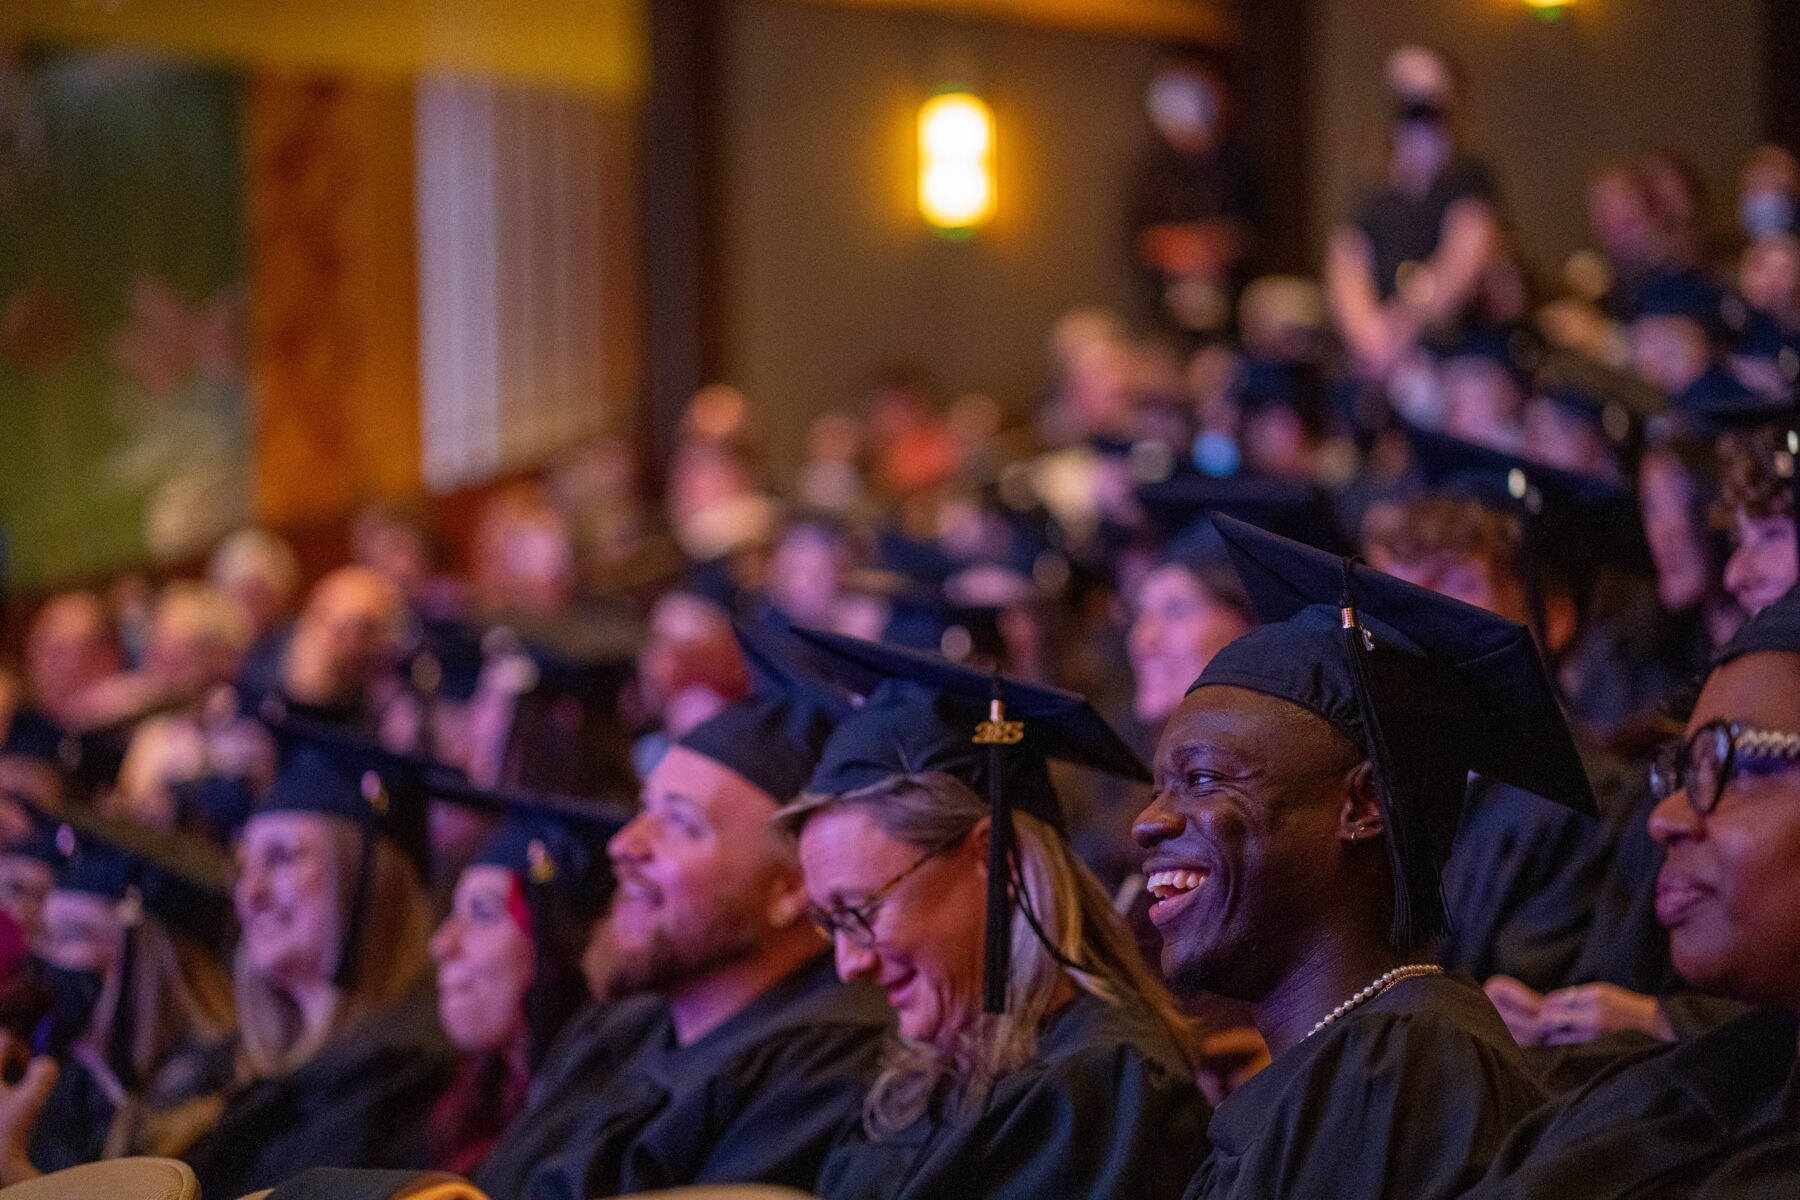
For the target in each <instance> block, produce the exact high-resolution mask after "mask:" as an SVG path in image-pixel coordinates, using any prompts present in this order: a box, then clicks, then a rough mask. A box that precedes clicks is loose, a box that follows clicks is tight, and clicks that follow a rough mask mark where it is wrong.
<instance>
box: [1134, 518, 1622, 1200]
mask: <svg viewBox="0 0 1800 1200" xmlns="http://www.w3.org/2000/svg"><path fill="white" fill-rule="evenodd" d="M1215 524H1216V525H1217V527H1218V529H1219V532H1220V534H1221V535H1222V536H1223V537H1224V539H1225V541H1226V544H1227V547H1228V548H1229V549H1230V551H1231V553H1232V557H1233V559H1234V560H1235V563H1236V565H1237V568H1238V572H1239V574H1240V575H1241V576H1242V577H1243V580H1244V585H1245V589H1246V590H1247V591H1248V592H1249V594H1250V599H1251V603H1252V604H1253V605H1254V607H1255V608H1256V611H1257V615H1258V616H1259V617H1261V618H1262V619H1263V621H1264V624H1263V625H1262V626H1261V627H1260V628H1258V629H1257V630H1256V631H1255V632H1252V633H1250V634H1248V635H1246V636H1244V637H1242V638H1239V639H1238V640H1237V641H1235V642H1233V643H1232V644H1231V645H1229V646H1227V647H1226V648H1225V649H1223V650H1221V651H1220V652H1219V653H1218V654H1216V655H1215V656H1214V657H1213V659H1212V661H1211V662H1209V663H1208V664H1207V666H1206V669H1205V670H1204V671H1202V672H1201V674H1200V678H1199V679H1198V680H1196V681H1195V683H1194V686H1193V687H1192V688H1190V689H1189V692H1188V696H1187V698H1186V699H1185V700H1183V701H1182V703H1181V705H1180V706H1179V707H1178V708H1177V709H1176V710H1175V713H1174V715H1173V716H1172V717H1171V718H1170V719H1169V723H1168V725H1167V726H1166V727H1165V729H1164V731H1163V735H1162V739H1161V742H1160V744H1159V745H1158V746H1157V752H1156V765H1155V774H1156V789H1157V790H1156V794H1155V797H1154V798H1153V800H1152V801H1151V804H1150V807H1149V808H1148V809H1146V810H1145V811H1144V813H1143V814H1142V815H1141V816H1140V817H1139V818H1138V824H1137V828H1136V835H1137V838H1138V841H1139V842H1140V843H1141V844H1143V845H1144V846H1145V847H1146V848H1147V849H1148V850H1149V851H1150V856H1149V860H1148V861H1147V862H1146V863H1145V864H1144V869H1145V873H1146V875H1147V876H1148V879H1149V890H1150V891H1151V892H1152V894H1154V895H1155V896H1156V897H1157V903H1156V905H1155V906H1154V907H1152V908H1151V910H1150V919H1151V920H1152V921H1153V922H1154V923H1155V924H1156V926H1157V927H1158V929H1159V930H1160V931H1161V933H1162V936H1163V959H1162V965H1163V971H1164V974H1165V975H1167V976H1168V977H1169V978H1170V980H1171V981H1172V982H1173V983H1174V984H1175V986H1176V987H1177V988H1178V989H1189V990H1198V989H1206V990H1209V991H1213V992H1216V993H1218V994H1220V995H1224V996H1229V997H1232V998H1235V999H1241V1000H1244V1001H1247V1002H1248V1003H1249V1004H1250V1006H1251V1011H1252V1013H1253V1015H1254V1018H1255V1021H1256V1026H1257V1029H1258V1031H1259V1032H1261V1034H1262V1035H1263V1038H1264V1040H1265V1041H1267V1043H1268V1045H1269V1050H1270V1053H1271V1055H1272V1056H1273V1062H1272V1063H1271V1064H1270V1065H1269V1066H1268V1067H1266V1068H1264V1069H1263V1070H1262V1071H1261V1072H1260V1073H1259V1074H1257V1075H1256V1076H1254V1077H1253V1078H1251V1079H1250V1080H1249V1082H1247V1083H1246V1084H1244V1085H1243V1086H1242V1087H1241V1088H1239V1089H1238V1090H1237V1091H1235V1092H1233V1093H1232V1094H1231V1095H1230V1096H1229V1097H1227V1098H1226V1100H1225V1101H1224V1102H1223V1103H1222V1104H1220V1106H1219V1107H1218V1109H1217V1111H1216V1112H1215V1114H1214V1117H1213V1120H1212V1124H1211V1126H1210V1127H1209V1129H1208V1134H1209V1136H1210V1138H1211V1141H1212V1145H1213V1149H1212V1153H1211V1154H1210V1155H1209V1156H1208V1158H1207V1160H1206V1161H1205V1163H1203V1164H1202V1166H1201V1168H1200V1171H1199V1173H1198V1174H1197V1175H1196V1176H1195V1177H1194V1180H1193V1181H1192V1183H1191V1184H1190V1185H1189V1188H1188V1192H1187V1195H1188V1196H1190V1197H1223V1196H1256V1197H1267V1196H1324V1195H1330V1196H1337V1197H1363V1196H1366V1197H1379V1196H1399V1195H1405V1196H1412V1197H1434V1196H1453V1195H1457V1194H1460V1192H1461V1191H1462V1190H1464V1189H1465V1188H1466V1187H1467V1186H1468V1185H1469V1184H1471V1183H1472V1182H1474V1180H1475V1179H1476V1178H1478V1177H1479V1175H1480V1173H1481V1171H1482V1169H1483V1167H1484V1165H1485V1164H1486V1163H1487V1162H1488V1161H1489V1159H1490V1158H1491V1157H1492V1156H1493V1154H1494V1153H1495V1151H1496V1149H1497V1147H1498V1146H1499V1144H1500V1142H1501V1139H1502V1138H1504V1136H1505V1135H1506V1132H1507V1130H1508V1129H1510V1128H1511V1126H1512V1125H1513V1123H1514V1122H1516V1121H1517V1120H1519V1119H1520V1118H1521V1117H1522V1116H1524V1115H1525V1113H1526V1112H1528V1111H1529V1110H1530V1109H1531V1108H1532V1106H1533V1105H1534V1104H1535V1103H1536V1102H1537V1099H1538V1096H1539V1092H1538V1088H1537V1086H1536V1084H1535V1083H1534V1082H1533V1080H1532V1078H1531V1076H1530V1075H1529V1074H1528V1072H1527V1070H1526V1068H1525V1066H1524V1063H1523V1061H1522V1059H1521V1058H1520V1052H1519V1049H1518V1047H1517V1046H1516V1045H1515V1044H1514V1043H1513V1040H1512V1037H1511V1035H1510V1034H1508V1033H1507V1030H1506V1026H1505V1025H1504V1024H1503V1023H1502V1022H1501V1020H1500V1017H1499V1015H1498V1014H1497V1013H1496V1012H1495V1011H1494V1008H1493V1005H1492V1004H1490V1003H1489V1002H1488V1000H1487V998H1486V997H1485V996H1484V995H1483V994H1482V993H1481V990H1480V989H1479V988H1478V987H1477V986H1476V985H1475V982H1474V981H1473V980H1472V979H1469V978H1467V977H1466V976H1463V975H1461V974H1457V975H1447V974H1446V973H1445V971H1444V969H1443V968H1442V967H1441V966H1439V965H1438V964H1437V963H1436V962H1435V961H1434V960H1433V954H1432V951H1433V948H1434V943H1435V941H1436V940H1437V939H1438V938H1439V937H1441V936H1442V935H1443V933H1444V932H1445V928H1446V925H1447V920H1446V917H1445V911H1444V906H1443V898H1442V885H1441V876H1442V871H1443V867H1444V863H1445V860H1446V859H1447V858H1448V857H1449V853H1450V845H1451V839H1452V837H1453V835H1454V833H1455V830H1456V825H1457V817H1458V814H1459V812H1460V810H1461V808H1462V805H1463V800H1464V792H1465V785H1466V781H1467V779H1468V776H1469V773H1470V772H1471V771H1479V772H1481V773H1482V774H1484V775H1487V776H1490V777H1493V778H1496V779H1500V780H1503V781H1505V782H1507V783H1510V784H1513V785H1514V786H1517V787H1520V788H1523V789H1525V790H1527V791H1530V792H1532V793H1534V794H1537V795H1541V796H1544V797H1545V798H1546V799H1550V800H1555V801H1558V802H1561V803H1564V804H1568V805H1570V806H1571V807H1576V808H1585V809H1589V810H1591V808H1592V805H1593V799H1592V795H1591V793H1590V791H1589V788H1588V783H1587V779H1586V777H1585V775H1584V774H1583V773H1582V770H1581V762H1580V760H1579V758H1578V757H1577V756H1576V753H1575V747H1574V745H1573V743H1572V741H1571V739H1570V734H1569V731H1568V727H1567V726H1566V725H1565V724H1564V722H1563V719H1562V716H1561V713H1560V711H1559V710H1558V708H1557V706H1556V700H1555V695H1554V693H1553V692H1552V690H1551V688H1550V683H1549V680H1548V679H1547V678H1546V676H1545V673H1544V668H1543V665H1542V661H1541V659H1540V658H1539V657H1538V653H1537V649H1536V647H1535V646H1534V644H1533V642H1532V638H1531V635H1530V634H1529V633H1528V632H1527V631H1526V630H1525V629H1524V627H1523V626H1520V625H1518V624H1517V623H1515V622H1512V621H1507V620H1505V619H1504V618H1501V617H1497V616H1495V615H1493V614H1492V613H1488V612H1485V611H1483V610H1481V609H1478V608H1474V607H1473V606H1471V605H1467V604H1464V603H1461V602H1460V601H1456V600H1452V599H1450V598H1448V597H1445V596H1439V595H1437V594H1436V593H1433V592H1429V591H1426V590H1425V589H1423V588H1420V587H1416V586H1414V585H1412V584H1407V583H1404V582H1402V581H1400V580H1398V579H1394V578H1393V577H1391V576H1387V575H1382V574H1380V573H1378V572H1376V571H1372V570H1369V569H1368V568H1366V567H1363V566H1360V565H1354V564H1352V562H1351V561H1350V560H1348V559H1340V558H1337V557H1335V556H1333V555H1328V554H1322V553H1320V552H1318V551H1315V550H1312V549H1310V548H1308V547H1305V546H1302V545H1300V544H1298V543H1295V542H1290V541H1287V540H1286V539H1284V538H1279V537H1276V536H1275V535H1273V534H1267V533H1263V532H1262V531H1261V530H1258V529H1255V528H1253V527H1251V526H1248V525H1244V524H1242V523H1240V522H1236V521H1232V520H1230V519H1229V518H1226V517H1219V518H1216V520H1215Z"/></svg>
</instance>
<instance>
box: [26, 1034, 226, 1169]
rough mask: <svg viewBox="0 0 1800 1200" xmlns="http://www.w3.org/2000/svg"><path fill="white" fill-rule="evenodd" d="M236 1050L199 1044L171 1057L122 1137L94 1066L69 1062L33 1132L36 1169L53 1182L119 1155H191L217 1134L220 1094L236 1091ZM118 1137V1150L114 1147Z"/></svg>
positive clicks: (137, 1102)
mask: <svg viewBox="0 0 1800 1200" xmlns="http://www.w3.org/2000/svg"><path fill="white" fill-rule="evenodd" d="M233 1050H234V1044H233V1043H232V1042H229V1041H226V1042H221V1043H215V1044H206V1043H199V1042H193V1043H189V1044H186V1045H183V1046H181V1047H179V1048H178V1049H176V1050H175V1051H174V1052H173V1053H171V1054H170V1055H169V1057H168V1059H167V1060H166V1061H165V1062H164V1063H163V1064H162V1067H161V1069H160V1070H158V1071H157V1072H156V1074H155V1077H154V1078H152V1079H151V1080H150V1081H149V1083H148V1084H147V1085H146V1086H145V1087H144V1089H143V1091H142V1093H141V1094H140V1095H139V1096H138V1097H136V1098H135V1099H134V1100H132V1101H130V1102H129V1103H130V1111H129V1112H128V1113H126V1114H125V1125H124V1126H123V1127H122V1128H120V1129H119V1130H118V1131H117V1133H116V1135H115V1131H114V1128H113V1127H114V1125H115V1124H117V1123H118V1122H119V1119H120V1112H119V1106H118V1105H116V1104H114V1103H113V1098H112V1095H111V1094H110V1093H109V1092H108V1091H107V1090H106V1088H104V1087H103V1086H101V1083H100V1081H99V1080H98V1079H97V1078H96V1077H95V1076H94V1073H93V1072H92V1071H91V1070H89V1069H88V1067H87V1066H86V1065H85V1064H84V1063H82V1062H80V1061H78V1060H76V1059H75V1058H73V1057H70V1058H69V1059H67V1060H65V1061H64V1062H62V1063H61V1064H60V1065H61V1068H62V1069H61V1072H60V1073H59V1074H58V1075H57V1077H56V1083H55V1084H54V1085H52V1087H51V1088H50V1095H49V1096H48V1097H47V1098H46V1099H45V1101H44V1108H43V1111H42V1112H40V1113H39V1114H38V1120H37V1125H36V1126H35V1127H34V1128H33V1129H32V1131H31V1145H30V1148H29V1151H28V1156H29V1157H30V1159H31V1165H32V1166H34V1167H36V1168H37V1169H38V1170H40V1171H42V1172H44V1173H45V1174H46V1175H48V1174H49V1173H51V1172H52V1171H60V1170H63V1169H64V1168H66V1167H74V1166H79V1165H80V1164H82V1163H89V1162H95V1161H98V1160H99V1159H102V1158H105V1157H107V1156H108V1152H109V1151H110V1152H111V1153H112V1154H113V1155H115V1156H116V1155H120V1154H150V1155H157V1156H169V1155H175V1154H180V1153H183V1152H185V1151H186V1150H187V1149H188V1148H189V1147H190V1146H192V1145H193V1144H194V1142H195V1141H196V1140H198V1138H199V1137H201V1136H202V1135H204V1133H205V1132H206V1131H207V1130H208V1129H210V1128H211V1127H212V1124H213V1122H214V1120H215V1119H216V1118H217V1116H218V1110H219V1105H220V1099H219V1098H220V1095H221V1093H223V1092H224V1091H225V1089H226V1088H227V1087H228V1086H229V1085H230V1082H231V1068H232V1058H233ZM115 1137H116V1140H117V1144H116V1145H114V1146H108V1144H107V1143H108V1141H109V1140H114V1139H115Z"/></svg>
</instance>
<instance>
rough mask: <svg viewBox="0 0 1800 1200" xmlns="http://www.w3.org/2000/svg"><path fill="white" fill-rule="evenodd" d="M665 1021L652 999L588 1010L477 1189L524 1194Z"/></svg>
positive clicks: (536, 1077)
mask: <svg viewBox="0 0 1800 1200" xmlns="http://www.w3.org/2000/svg"><path fill="white" fill-rule="evenodd" d="M664 1020H666V1015H665V1010H664V1006H663V1003H662V1001H661V1000H659V999H657V998H656V997H654V996H639V997H634V998H633V999H630V1000H623V1001H618V1002H615V1003H607V1002H605V1001H591V1002H589V1003H588V1004H586V1005H583V1006H582V1008H581V1009H580V1011H578V1012H577V1013H576V1014H575V1015H574V1016H573V1017H570V1018H569V1021H568V1023H567V1024H565V1025H564V1026H563V1027H562V1029H561V1030H560V1031H559V1032H558V1033H557V1035H556V1039H555V1040H554V1041H553V1042H551V1043H550V1048H549V1050H547V1051H546V1052H545V1054H544V1061H543V1062H541V1063H539V1064H538V1067H537V1070H536V1071H534V1072H533V1073H532V1076H531V1084H530V1086H529V1088H528V1089H527V1091H526V1093H525V1108H524V1110H523V1111H522V1112H520V1113H519V1115H518V1116H516V1117H514V1118H513V1119H512V1121H511V1122H510V1123H509V1124H508V1125H507V1127H506V1128H505V1130H503V1131H502V1132H501V1134H500V1137H499V1138H498V1139H497V1140H496V1141H495V1142H494V1146H493V1148H492V1149H491V1150H489V1151H488V1155H487V1158H485V1159H484V1160H482V1163H481V1165H480V1166H479V1167H477V1168H476V1169H475V1171H474V1172H473V1173H472V1175H471V1178H472V1179H473V1181H474V1182H475V1184H476V1185H477V1186H478V1187H480V1188H481V1190H482V1191H484V1192H486V1193H487V1194H488V1195H490V1196H494V1197H511V1196H522V1195H524V1194H525V1181H526V1180H527V1179H528V1178H529V1177H530V1175H531V1173H532V1171H534V1170H536V1169H537V1165H538V1164H539V1163H541V1162H543V1161H544V1160H545V1159H547V1158H549V1157H551V1156H552V1155H553V1154H555V1153H557V1152H558V1151H560V1150H562V1149H563V1148H564V1147H566V1146H567V1145H568V1144H569V1141H570V1138H571V1136H572V1134H573V1132H574V1129H575V1127H576V1125H577V1124H579V1122H580V1120H581V1111H582V1106H583V1104H584V1103H585V1102H586V1101H587V1100H588V1099H590V1098H591V1097H592V1095H593V1093H594V1092H595V1091H596V1090H597V1089H598V1088H600V1087H601V1086H602V1085H604V1083H605V1082H606V1080H608V1079H609V1078H611V1076H612V1072H613V1071H614V1070H616V1069H617V1067H618V1065H619V1063H620V1062H622V1061H623V1060H624V1059H626V1058H628V1057H630V1055H631V1054H632V1053H633V1052H634V1051H635V1050H636V1049H637V1048H638V1046H639V1045H640V1044H642V1042H643V1041H644V1039H646V1038H648V1037H650V1036H651V1031H652V1030H653V1029H656V1030H661V1029H662V1028H663V1022H664Z"/></svg>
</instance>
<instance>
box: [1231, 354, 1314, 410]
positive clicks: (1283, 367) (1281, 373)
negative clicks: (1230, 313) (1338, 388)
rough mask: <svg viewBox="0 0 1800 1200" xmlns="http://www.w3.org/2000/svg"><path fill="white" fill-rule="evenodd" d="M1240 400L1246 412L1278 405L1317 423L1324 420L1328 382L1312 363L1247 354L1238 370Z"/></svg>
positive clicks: (1238, 398) (1238, 397)
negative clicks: (1285, 360)
mask: <svg viewBox="0 0 1800 1200" xmlns="http://www.w3.org/2000/svg"><path fill="white" fill-rule="evenodd" d="M1237 402H1238V406H1239V407H1240V408H1242V409H1243V411H1245V412H1257V411H1259V410H1261V409H1264V408H1267V407H1269V406H1270V405H1272V404H1278V405H1281V406H1283V407H1285V408H1291V409H1293V410H1294V411H1295V412H1297V413H1301V414H1303V415H1304V416H1306V417H1308V418H1310V419H1312V420H1313V421H1315V422H1318V421H1323V419H1324V417H1325V409H1326V407H1327V398H1326V395H1325V381H1324V379H1323V377H1322V376H1321V375H1320V372H1319V368H1318V366H1317V365H1315V364H1313V363H1309V362H1283V361H1279V360H1274V359H1267V358H1257V357H1246V358H1245V359H1244V362H1243V365H1242V366H1241V367H1240V368H1239V369H1238V375H1237Z"/></svg>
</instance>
